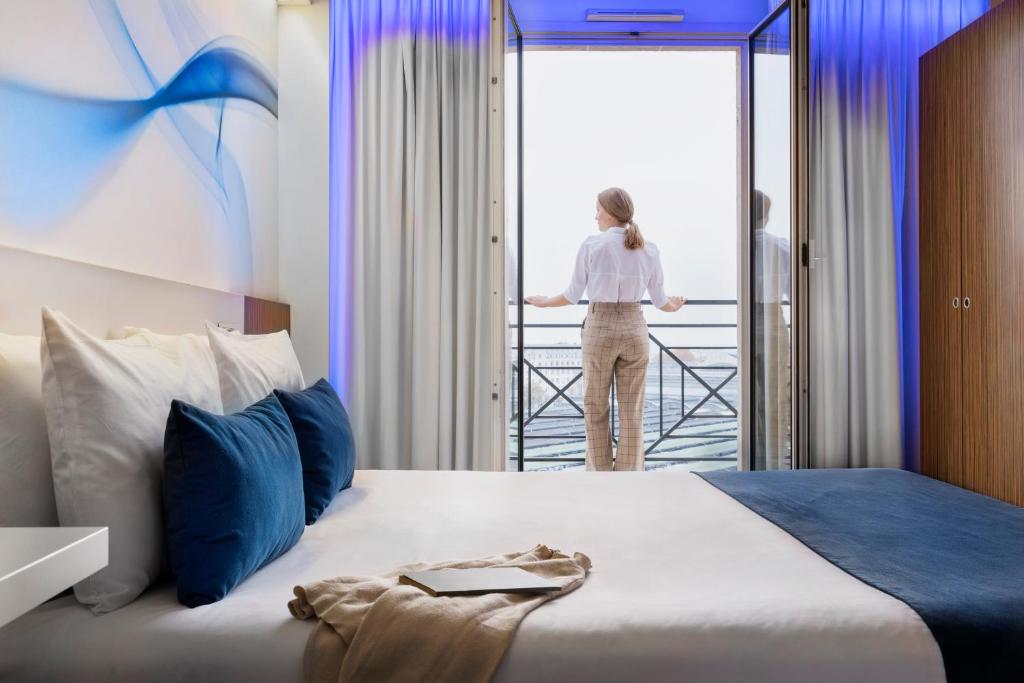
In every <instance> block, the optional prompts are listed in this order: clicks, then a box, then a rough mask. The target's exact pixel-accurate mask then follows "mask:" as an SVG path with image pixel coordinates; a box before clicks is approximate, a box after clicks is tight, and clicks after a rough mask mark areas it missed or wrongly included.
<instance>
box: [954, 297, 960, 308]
mask: <svg viewBox="0 0 1024 683" xmlns="http://www.w3.org/2000/svg"><path fill="white" fill-rule="evenodd" d="M953 308H960V297H958V296H954V297H953Z"/></svg>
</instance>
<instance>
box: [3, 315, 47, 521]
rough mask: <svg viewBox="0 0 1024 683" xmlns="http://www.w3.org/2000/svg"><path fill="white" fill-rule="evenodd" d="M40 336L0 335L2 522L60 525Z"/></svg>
mask: <svg viewBox="0 0 1024 683" xmlns="http://www.w3.org/2000/svg"><path fill="white" fill-rule="evenodd" d="M42 375H43V370H42V366H41V365H40V362H39V337H20V336H12V335H9V334H0V526H57V506H56V503H54V501H53V476H52V475H51V474H50V441H49V439H48V438H47V436H46V416H45V415H44V414H43V390H42Z"/></svg>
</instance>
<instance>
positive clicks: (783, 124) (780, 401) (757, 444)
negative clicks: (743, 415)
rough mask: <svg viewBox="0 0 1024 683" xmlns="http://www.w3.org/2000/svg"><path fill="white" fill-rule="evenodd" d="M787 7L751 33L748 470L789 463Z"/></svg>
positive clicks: (789, 106) (786, 466) (789, 116)
mask: <svg viewBox="0 0 1024 683" xmlns="http://www.w3.org/2000/svg"><path fill="white" fill-rule="evenodd" d="M790 20H791V18H790V9H789V3H788V2H786V3H783V4H782V5H780V7H779V8H778V9H777V10H776V11H775V12H773V13H772V14H771V15H770V16H769V17H768V18H767V19H766V20H765V21H764V22H763V23H762V24H761V26H759V27H758V28H757V29H756V30H755V31H754V33H753V34H751V38H750V82H751V89H750V106H751V122H752V123H751V126H752V127H751V149H752V164H751V178H752V181H753V182H752V185H753V187H752V188H751V189H752V192H751V197H750V214H751V237H750V244H751V269H752V272H751V281H752V286H751V293H750V294H751V306H750V310H751V318H752V325H751V328H752V335H751V342H752V353H751V361H752V362H751V369H752V377H751V389H752V391H751V411H750V412H751V415H750V417H751V419H750V423H749V424H750V430H749V434H750V437H751V438H750V441H751V449H750V450H751V462H750V466H751V469H756V470H775V469H789V468H791V467H792V462H793V458H792V415H791V406H792V389H791V382H790V377H791V376H792V373H791V358H790V355H791V354H790V350H791V347H792V345H791V343H790V330H791V324H790V323H791V320H792V316H791V310H790V301H791V291H792V287H791V283H792V261H791V257H790V253H791V248H790V241H791V235H792V232H793V230H792V226H793V221H792V211H791V209H792V207H791V197H792V158H791V154H792V151H791V150H792V144H791V121H792V111H791V109H792V99H791V82H792V70H791V66H790V60H791V55H790V35H791V28H790Z"/></svg>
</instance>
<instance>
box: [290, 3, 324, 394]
mask: <svg viewBox="0 0 1024 683" xmlns="http://www.w3.org/2000/svg"><path fill="white" fill-rule="evenodd" d="M328 8H329V3H328V1H327V0H314V3H313V5H312V6H309V7H281V8H280V9H279V10H278V24H277V25H278V87H279V98H280V99H279V111H278V145H279V150H278V160H279V166H278V187H279V199H278V217H279V222H278V226H279V227H278V230H279V237H278V263H279V268H278V287H279V293H280V298H281V300H282V301H285V302H287V303H289V304H291V307H292V340H293V343H294V345H295V352H296V354H297V355H298V357H299V362H300V363H301V364H302V371H303V373H304V374H305V376H306V379H307V381H308V382H309V383H312V382H314V381H315V380H317V379H319V378H320V377H326V376H327V356H328V335H329V329H328V324H329V315H328V279H329V262H328V212H329V193H328V189H329V188H328V162H327V145H328V140H329V126H328V85H329V77H328V74H329V49H328V34H329V22H328Z"/></svg>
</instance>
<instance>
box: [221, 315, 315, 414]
mask: <svg viewBox="0 0 1024 683" xmlns="http://www.w3.org/2000/svg"><path fill="white" fill-rule="evenodd" d="M206 329H207V331H208V333H209V336H210V346H211V348H213V356H214V358H216V359H217V376H218V377H219V378H220V395H221V399H223V401H224V412H226V413H236V412H238V411H239V410H243V409H245V408H247V407H248V406H251V405H252V404H253V403H255V402H256V401H259V400H261V399H264V398H266V397H267V394H269V393H271V392H272V391H274V389H283V390H284V391H301V390H302V389H305V388H306V385H305V382H304V381H303V379H302V369H301V368H300V367H299V359H298V358H296V357H295V349H293V348H292V340H291V338H290V337H289V336H288V333H287V332H285V331H284V330H282V331H280V332H274V333H273V334H243V335H239V334H231V333H230V332H227V331H226V330H222V329H220V328H219V327H216V326H214V325H211V324H210V323H207V324H206Z"/></svg>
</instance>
